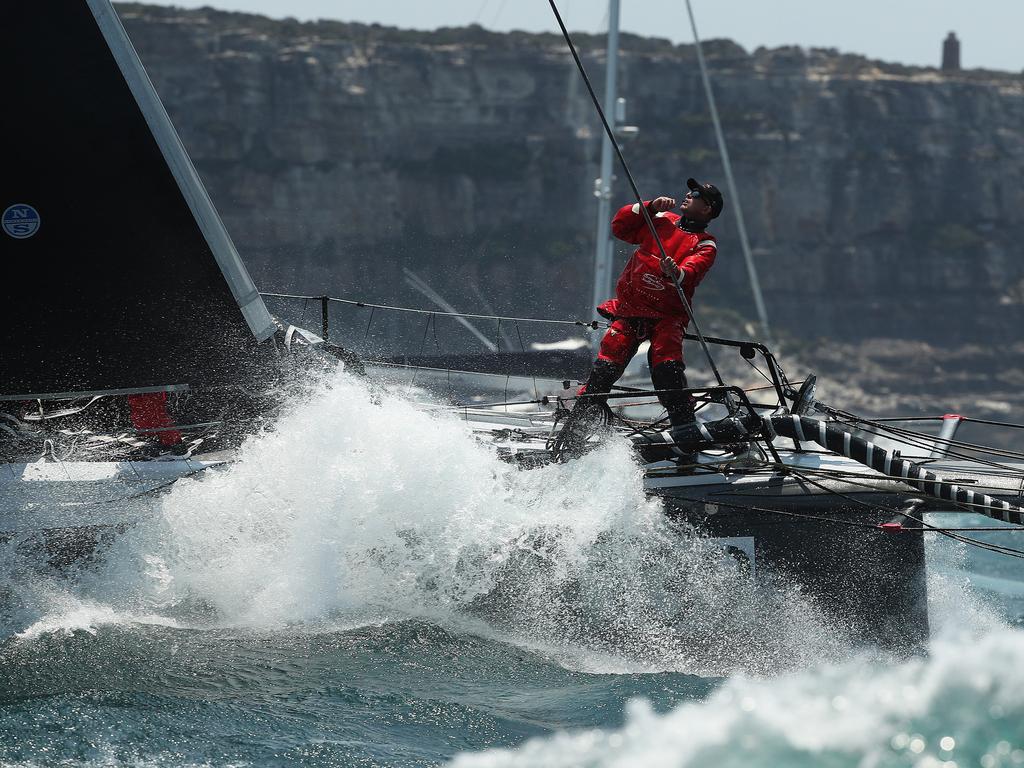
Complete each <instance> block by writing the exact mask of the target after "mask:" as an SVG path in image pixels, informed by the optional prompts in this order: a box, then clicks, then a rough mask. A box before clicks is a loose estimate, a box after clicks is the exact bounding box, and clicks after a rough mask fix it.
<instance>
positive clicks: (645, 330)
mask: <svg viewBox="0 0 1024 768" xmlns="http://www.w3.org/2000/svg"><path fill="white" fill-rule="evenodd" d="M686 186H687V187H688V188H689V192H688V193H687V194H686V197H684V198H683V201H682V204H681V205H680V206H679V210H680V212H681V215H680V214H679V213H673V212H672V209H673V208H675V207H676V201H675V199H673V198H671V197H658V198H655V199H654V200H650V201H647V202H645V205H646V206H647V211H648V212H649V213H650V215H651V219H652V221H653V222H654V227H655V229H656V230H657V233H658V240H660V241H661V245H662V247H663V248H664V249H665V253H666V254H667V258H664V259H663V258H662V257H661V249H660V248H659V247H658V242H657V240H655V238H654V236H653V235H652V233H651V230H650V228H649V227H648V226H647V222H646V221H645V220H644V216H643V213H641V211H640V204H639V203H634V204H633V205H627V206H624V207H623V208H621V209H620V210H619V212H618V213H616V214H615V218H614V219H613V220H612V233H613V234H614V235H615V237H617V238H618V239H619V240H624V241H625V242H627V243H633V244H634V245H637V246H639V247H638V248H637V249H636V251H635V252H634V253H633V255H632V256H631V257H630V259H629V261H628V262H627V263H626V267H625V269H623V270H622V275H621V276H620V277H619V281H618V283H617V284H616V286H615V298H614V299H611V300H609V301H606V302H605V303H604V304H602V305H601V306H600V307H598V308H597V311H598V312H600V313H601V314H602V315H603V316H604V317H607V318H609V319H610V320H611V321H612V324H611V326H610V327H609V328H608V330H607V332H605V335H604V338H603V339H602V340H601V348H600V351H599V352H598V355H597V361H596V362H595V363H594V368H593V371H592V372H591V374H590V378H589V379H587V382H586V384H584V385H583V386H582V387H581V388H580V391H579V394H590V395H595V394H605V393H607V392H609V391H610V390H611V388H612V385H613V384H614V383H615V382H616V381H617V380H618V378H619V376H621V375H622V372H623V371H624V370H625V368H626V364H627V363H628V362H629V361H630V359H631V358H632V357H633V355H635V354H636V350H637V347H638V346H640V342H642V341H650V343H651V348H650V351H649V352H648V361H649V363H650V367H651V381H652V383H653V384H654V388H655V389H659V390H672V389H676V390H677V389H685V388H686V374H685V370H686V366H685V365H684V364H683V333H684V332H685V330H686V326H687V325H688V324H689V322H690V318H689V316H688V315H687V313H686V309H685V308H684V307H683V304H682V302H681V301H680V300H679V292H678V291H677V290H676V287H675V285H673V282H675V283H676V284H678V285H681V287H682V290H683V293H684V294H685V295H686V300H687V301H688V302H690V303H691V304H692V302H693V292H694V289H696V287H697V285H699V284H700V281H701V280H703V279H704V276H705V275H706V274H707V273H708V270H709V269H711V265H712V264H714V262H715V254H716V252H717V250H718V246H717V244H716V242H715V238H714V236H713V235H711V234H709V233H708V232H706V231H705V227H707V225H708V222H710V221H711V220H712V219H714V218H716V217H717V216H718V215H719V214H720V213H721V212H722V208H723V206H724V200H723V199H722V193H721V192H719V191H718V188H717V187H715V186H714V185H712V184H701V183H698V182H697V181H696V180H694V179H687V181H686ZM658 399H659V400H660V401H661V404H662V405H664V406H665V409H666V410H667V411H668V416H669V421H670V423H671V425H672V426H673V427H678V426H684V425H686V424H692V423H693V421H694V413H693V402H692V400H691V399H690V397H689V395H683V394H680V393H677V392H669V393H665V394H661V395H659V396H658ZM579 402H582V403H586V402H587V400H586V399H585V400H582V401H579ZM590 402H593V400H590ZM577 407H578V406H577Z"/></svg>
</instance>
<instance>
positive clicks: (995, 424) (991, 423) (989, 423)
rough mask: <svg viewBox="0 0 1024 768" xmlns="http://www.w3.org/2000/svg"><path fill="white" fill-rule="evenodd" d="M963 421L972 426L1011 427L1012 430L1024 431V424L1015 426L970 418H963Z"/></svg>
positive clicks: (1007, 422) (1008, 423) (1004, 422)
mask: <svg viewBox="0 0 1024 768" xmlns="http://www.w3.org/2000/svg"><path fill="white" fill-rule="evenodd" d="M961 418H962V420H963V421H969V422H971V423H972V424H988V425H990V426H993V427H1010V428H1011V429H1024V424H1013V423H1011V422H1009V421H989V420H988V419H972V418H970V417H969V416H962V417H961Z"/></svg>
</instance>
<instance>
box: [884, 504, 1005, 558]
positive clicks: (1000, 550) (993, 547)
mask: <svg viewBox="0 0 1024 768" xmlns="http://www.w3.org/2000/svg"><path fill="white" fill-rule="evenodd" d="M899 514H900V515H902V516H903V517H905V518H907V519H908V520H912V521H914V522H915V523H917V524H918V525H920V526H921V527H922V528H928V529H931V530H933V531H934V532H935V533H940V534H942V535H943V536H946V537H947V538H950V539H953V541H959V542H960V543H962V544H967V545H969V546H972V547H978V549H984V550H987V551H989V552H993V553H995V554H997V555H1008V556H1009V557H1017V558H1021V559H1024V551H1021V550H1019V549H1014V548H1013V547H1003V546H1000V545H998V544H990V543H989V542H987V541H978V540H977V539H972V538H970V537H969V536H961V535H960V534H957V533H949V532H948V531H946V530H944V529H943V528H940V527H938V526H935V525H932V524H931V523H926V522H925V521H924V519H923V518H917V517H914V516H913V515H912V514H910V513H909V512H900V513H899Z"/></svg>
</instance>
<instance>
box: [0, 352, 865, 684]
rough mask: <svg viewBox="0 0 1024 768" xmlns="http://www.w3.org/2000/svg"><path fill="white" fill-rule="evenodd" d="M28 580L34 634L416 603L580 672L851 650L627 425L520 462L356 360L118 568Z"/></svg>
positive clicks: (351, 620)
mask: <svg viewBox="0 0 1024 768" xmlns="http://www.w3.org/2000/svg"><path fill="white" fill-rule="evenodd" d="M759 576H760V574H759ZM18 581H19V583H20V584H21V593H20V595H19V597H20V598H22V600H21V603H22V608H23V610H21V611H18V612H15V615H14V616H13V617H8V622H7V623H8V624H9V628H10V631H11V632H13V633H18V632H20V633H23V634H25V633H27V634H26V636H29V635H34V634H38V633H39V632H43V631H53V630H55V629H57V628H61V627H63V628H65V629H74V628H80V629H88V627H89V626H93V625H95V624H97V623H104V622H112V623H118V622H125V621H133V620H134V621H140V622H146V623H153V622H167V623H178V624H180V625H183V626H184V625H188V626H197V625H198V626H218V627H223V626H232V627H243V628H251V629H253V630H255V631H260V630H266V629H279V628H282V627H287V628H290V629H291V630H292V631H319V630H320V629H336V628H338V627H339V626H349V627H351V626H357V625H360V624H365V623H381V622H388V621H400V620H404V619H407V618H418V619H424V620H427V621H431V622H434V623H438V624H441V625H443V626H446V627H450V628H455V629H457V630H460V631H467V632H471V633H477V634H483V635H489V636H492V637H496V638H500V639H504V640H508V641H510V642H513V643H515V644H518V645H521V646H523V647H528V648H532V649H535V650H540V651H542V652H544V653H545V654H547V655H550V656H552V657H554V658H557V659H558V660H560V661H561V662H562V663H563V664H565V665H566V666H569V667H571V668H578V669H582V670H586V671H609V672H621V671H653V670H674V671H685V672H691V673H695V674H703V675H717V674H725V673H728V672H730V671H733V670H736V669H746V670H751V671H764V672H768V671H775V670H778V669H785V668H788V667H793V666H801V665H805V664H808V663H812V662H820V661H821V660H822V659H828V658H835V657H839V656H841V655H843V654H844V653H845V652H846V650H847V649H846V645H845V641H844V636H843V631H842V629H841V627H840V626H838V625H837V624H836V623H834V622H830V621H828V620H827V619H826V618H824V615H823V614H822V613H821V612H820V611H818V610H817V609H816V608H815V606H813V605H812V604H810V603H809V602H808V601H807V600H806V599H805V598H804V597H803V596H802V595H801V594H800V593H799V592H798V591H796V590H795V589H794V588H793V587H791V586H788V585H787V584H786V583H785V582H782V581H780V582H779V583H775V584H773V583H771V579H763V578H759V580H758V584H757V585H755V584H754V583H753V582H752V581H751V580H750V578H749V577H748V575H747V574H746V573H745V572H743V571H741V570H740V569H739V568H738V567H737V566H736V563H735V562H734V561H733V560H732V559H731V558H729V557H727V556H726V555H725V554H724V551H723V550H722V549H721V548H720V547H718V546H716V545H715V544H714V543H713V542H708V541H705V540H702V539H700V538H697V537H694V536H692V535H690V532H689V531H686V530H683V529H680V528H678V527H677V526H674V525H672V524H671V523H669V522H667V521H666V519H665V518H664V516H663V515H662V514H661V513H660V509H659V506H658V505H657V504H656V503H655V502H652V501H650V500H648V499H647V498H646V497H645V495H644V493H643V488H642V477H641V473H640V470H639V468H638V467H637V466H636V465H635V464H634V462H633V460H632V459H631V454H630V452H629V449H628V446H627V445H626V444H625V443H624V442H621V443H619V442H610V443H609V444H608V445H606V446H605V447H604V448H602V449H601V450H598V451H595V452H593V453H591V454H589V455H587V456H586V457H584V458H583V459H582V460H580V461H575V462H570V463H567V464H564V465H553V466H548V467H544V468H541V469H536V470H532V471H520V470H517V469H516V468H515V467H513V466H511V465H509V464H507V463H504V462H502V461H500V460H499V459H497V458H496V457H495V456H494V454H493V452H492V450H490V449H489V448H488V447H487V446H486V445H484V444H481V443H479V442H478V441H477V440H476V439H475V438H474V437H473V436H472V435H471V434H470V433H469V432H468V431H467V430H466V428H465V426H464V424H463V423H462V422H461V421H460V420H459V418H458V415H457V414H454V413H452V412H451V411H449V410H445V409H441V408H428V407H424V406H422V405H416V404H414V403H413V402H411V401H409V400H408V399H406V398H404V397H403V396H401V395H400V394H398V393H396V392H393V391H390V390H388V389H386V388H379V387H373V386H371V385H369V384H367V383H365V382H364V381H363V380H360V379H357V378H355V377H350V376H348V375H346V374H344V373H340V372H339V373H337V374H335V375H331V376H328V377H326V378H324V379H323V380H320V381H317V382H315V383H313V384H311V385H310V386H309V388H308V389H307V391H305V392H304V393H303V394H301V395H296V396H295V398H294V399H293V401H292V403H291V405H290V406H289V407H288V408H287V409H286V410H285V411H284V412H283V413H282V415H281V417H280V419H279V420H278V421H277V423H276V424H275V425H274V427H273V428H272V429H269V430H267V431H266V432H264V433H263V434H260V435H257V436H254V437H252V438H251V439H249V440H248V441H247V442H246V443H245V445H244V446H243V448H242V450H241V453H240V456H239V459H238V461H237V462H235V463H233V464H232V465H231V466H230V467H228V468H226V469H224V470H219V471H207V472H206V473H203V474H202V475H198V476H195V477H191V478H187V479H184V480H181V481H179V482H177V483H176V484H175V485H174V486H173V487H172V488H171V489H170V491H169V492H168V493H167V494H166V495H165V496H163V497H162V498H160V499H157V500H155V501H154V503H153V509H152V514H151V515H150V516H149V517H148V519H146V520H145V521H144V522H143V523H141V524H140V525H139V526H137V527H136V528H134V529H133V530H132V531H130V532H128V533H126V534H125V535H123V536H121V537H119V539H118V540H117V541H116V542H115V544H114V545H113V546H112V547H111V548H110V549H109V550H107V551H106V552H105V554H104V556H103V558H102V562H101V563H100V564H98V565H93V566H91V567H89V568H84V569H81V570H80V571H78V572H77V573H75V574H72V575H71V576H67V575H65V576H61V577H59V578H53V579H50V580H49V581H40V580H39V579H38V578H36V577H33V578H31V579H30V578H27V577H26V578H22V579H20V580H18ZM62 617H63V618H62Z"/></svg>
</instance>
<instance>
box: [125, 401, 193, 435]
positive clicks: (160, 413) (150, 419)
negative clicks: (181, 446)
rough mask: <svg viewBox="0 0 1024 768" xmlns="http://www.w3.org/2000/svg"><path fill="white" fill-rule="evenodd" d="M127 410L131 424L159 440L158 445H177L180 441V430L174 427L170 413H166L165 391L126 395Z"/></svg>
mask: <svg viewBox="0 0 1024 768" xmlns="http://www.w3.org/2000/svg"><path fill="white" fill-rule="evenodd" d="M128 411H129V413H130V414H131V420H132V425H133V426H134V427H135V428H136V429H137V430H139V431H140V432H143V433H148V434H150V435H151V436H153V437H155V438H156V439H157V440H159V441H160V445H177V444H178V443H180V442H181V439H182V438H181V432H179V431H178V430H176V429H168V427H174V426H175V424H174V421H173V420H172V419H171V415H170V414H169V413H167V393H166V392H144V393H142V394H138V395H128Z"/></svg>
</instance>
